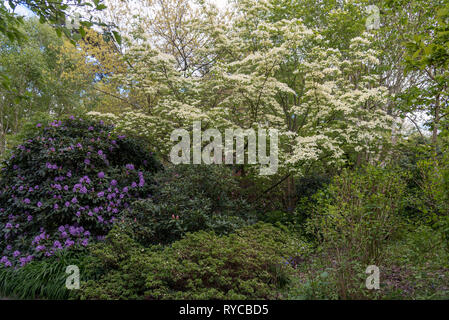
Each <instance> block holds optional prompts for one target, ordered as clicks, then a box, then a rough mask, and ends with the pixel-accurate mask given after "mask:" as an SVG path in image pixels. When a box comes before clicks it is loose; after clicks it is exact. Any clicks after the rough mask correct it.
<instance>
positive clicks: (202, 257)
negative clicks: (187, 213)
mask: <svg viewBox="0 0 449 320" xmlns="http://www.w3.org/2000/svg"><path fill="white" fill-rule="evenodd" d="M92 253H93V255H94V257H95V258H96V259H97V260H96V261H95V266H97V267H98V268H100V269H101V270H103V272H104V275H103V277H102V278H101V279H99V280H97V281H94V280H90V281H87V282H86V283H84V284H83V285H82V287H81V297H82V298H84V299H98V298H100V299H129V298H140V299H143V298H145V299H273V298H279V296H278V293H277V292H278V288H280V287H282V286H285V285H286V284H287V283H288V276H289V274H291V272H292V270H293V269H292V268H291V267H290V266H289V265H288V263H286V259H287V257H294V256H298V255H304V254H307V253H308V247H307V246H306V245H305V244H304V243H303V242H301V241H300V240H298V239H296V238H295V237H293V236H292V235H291V234H289V233H288V232H286V230H282V229H279V228H275V227H273V226H270V225H268V224H263V223H258V224H255V225H253V226H250V227H245V228H243V229H240V230H238V231H237V232H236V233H235V234H230V235H228V236H217V235H216V234H214V233H213V232H205V231H200V232H196V233H189V234H187V235H186V237H185V238H184V239H182V240H180V241H177V242H174V243H173V245H172V246H170V247H166V248H164V249H161V248H158V247H153V248H150V249H145V248H143V247H141V246H140V245H138V244H137V243H135V242H133V241H132V240H131V238H130V237H129V236H127V235H126V234H124V232H123V230H120V229H119V226H116V227H115V228H114V229H113V230H112V231H111V232H110V233H109V235H108V237H107V239H106V242H105V243H103V244H99V245H98V246H97V247H96V248H95V249H94V250H93V251H92Z"/></svg>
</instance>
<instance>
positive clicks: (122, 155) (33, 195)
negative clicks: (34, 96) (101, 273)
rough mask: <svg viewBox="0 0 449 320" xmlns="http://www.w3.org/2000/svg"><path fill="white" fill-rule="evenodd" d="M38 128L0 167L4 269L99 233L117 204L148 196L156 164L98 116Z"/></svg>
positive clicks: (109, 221) (0, 233) (110, 221)
mask: <svg viewBox="0 0 449 320" xmlns="http://www.w3.org/2000/svg"><path fill="white" fill-rule="evenodd" d="M36 127H38V128H40V134H38V135H36V136H34V137H32V138H30V139H28V140H26V141H24V142H23V143H22V144H21V145H19V146H18V147H17V150H16V151H15V152H14V153H13V154H12V155H11V157H10V159H8V160H6V161H5V162H4V163H3V168H2V172H1V178H0V238H1V242H0V253H1V254H2V258H1V259H0V261H1V264H3V265H4V266H6V267H9V266H24V265H25V264H27V263H29V262H30V261H31V260H33V259H36V258H42V257H44V256H51V255H53V254H55V252H57V251H59V250H63V249H66V248H72V247H80V248H83V247H85V246H87V244H88V243H89V242H91V241H93V240H96V239H97V238H98V237H100V238H101V237H102V236H104V235H105V234H107V232H108V231H109V230H110V229H111V226H112V224H113V222H114V221H115V220H116V219H117V217H118V215H119V213H120V211H121V210H122V209H123V208H127V207H129V205H130V203H131V202H132V201H133V200H134V199H141V198H147V197H148V196H151V193H152V192H153V188H154V186H153V182H152V179H153V178H152V177H153V173H154V172H155V171H157V170H158V168H159V164H158V163H157V162H156V160H155V159H154V157H153V156H152V155H151V153H150V152H149V151H147V150H145V148H143V147H142V146H140V145H139V144H138V143H136V142H135V141H133V140H130V139H127V138H125V137H124V136H119V137H114V136H113V135H112V134H111V133H110V131H111V129H112V127H111V126H106V125H104V124H103V123H102V122H91V121H88V120H82V119H75V118H74V117H71V118H70V119H67V120H65V121H53V122H51V123H49V124H48V125H42V124H37V125H36Z"/></svg>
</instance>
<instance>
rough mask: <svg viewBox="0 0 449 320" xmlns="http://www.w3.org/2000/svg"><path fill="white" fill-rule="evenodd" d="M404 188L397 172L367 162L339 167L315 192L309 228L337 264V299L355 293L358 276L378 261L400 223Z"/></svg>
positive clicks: (382, 256)
mask: <svg viewBox="0 0 449 320" xmlns="http://www.w3.org/2000/svg"><path fill="white" fill-rule="evenodd" d="M404 192H405V183H404V182H403V180H402V178H401V176H400V175H399V174H398V173H397V172H396V171H394V170H391V169H382V168H376V167H366V168H365V169H364V170H363V172H360V171H359V172H349V171H344V172H343V173H342V174H341V175H340V176H338V177H336V178H335V180H334V182H333V183H332V184H331V185H330V186H329V188H328V189H327V190H326V191H324V192H321V193H320V194H319V198H318V204H317V210H316V212H315V213H314V216H312V217H311V218H310V219H309V222H308V227H309V230H311V231H312V232H313V233H314V234H316V236H317V237H318V239H319V240H320V241H321V242H322V244H323V246H324V248H325V250H327V251H328V253H329V255H330V256H329V260H330V261H332V260H334V263H335V264H336V266H335V268H336V274H337V285H338V293H339V297H340V298H343V299H345V298H355V297H360V296H359V294H360V290H359V287H360V284H359V283H360V282H359V280H360V279H359V276H358V275H360V274H361V273H362V274H363V272H364V270H365V268H366V266H368V265H370V264H375V265H379V264H380V263H381V262H382V261H383V258H384V255H385V248H386V245H387V243H388V241H389V240H390V239H392V237H393V236H394V235H395V231H397V229H398V228H400V226H401V224H400V219H399V212H400V210H401V208H402V206H403V196H404ZM330 261H329V262H330ZM360 277H362V276H360Z"/></svg>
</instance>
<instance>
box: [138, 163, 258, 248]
mask: <svg viewBox="0 0 449 320" xmlns="http://www.w3.org/2000/svg"><path fill="white" fill-rule="evenodd" d="M155 180H156V183H157V185H158V188H157V190H155V193H154V196H153V197H152V198H150V199H145V200H140V201H135V202H134V203H133V204H132V205H131V208H130V212H129V215H130V218H131V219H130V220H131V221H132V222H136V223H131V226H132V227H133V231H134V232H133V234H134V235H135V236H136V239H138V240H139V241H140V242H141V243H142V244H145V245H147V244H156V243H169V242H172V241H175V240H178V239H180V238H181V237H182V236H183V235H185V234H186V233H187V232H195V231H199V230H213V231H215V232H216V233H218V234H227V233H229V232H231V231H233V230H235V229H237V228H240V227H243V226H245V225H248V224H251V223H253V222H255V220H256V218H255V215H254V214H253V212H252V208H251V206H250V205H249V204H248V203H247V202H246V201H245V200H244V199H243V197H242V196H240V194H239V193H238V190H239V187H238V184H237V180H236V178H235V177H234V176H233V175H232V173H231V171H230V170H229V169H228V168H226V167H224V166H216V165H214V166H211V165H200V166H197V165H193V166H192V165H177V166H170V167H168V168H167V169H166V170H165V171H162V172H159V173H157V174H156V175H155Z"/></svg>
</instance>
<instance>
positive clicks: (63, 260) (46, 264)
mask: <svg viewBox="0 0 449 320" xmlns="http://www.w3.org/2000/svg"><path fill="white" fill-rule="evenodd" d="M86 263H87V257H85V256H83V255H80V254H78V253H75V254H74V253H73V252H68V251H63V252H59V253H58V254H57V255H56V256H54V257H52V258H49V259H47V260H44V261H32V262H31V263H29V264H27V265H26V266H24V267H23V268H19V269H12V268H0V295H1V296H3V297H8V298H14V299H68V298H70V297H72V296H73V291H70V290H68V289H67V288H66V286H65V284H66V279H67V276H68V275H67V274H66V268H67V266H69V265H76V266H78V267H79V268H80V274H81V277H84V276H87V275H88V274H89V270H88V269H86V268H85V266H86Z"/></svg>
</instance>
